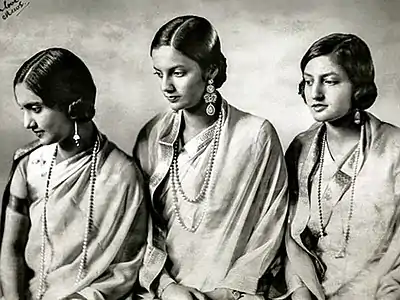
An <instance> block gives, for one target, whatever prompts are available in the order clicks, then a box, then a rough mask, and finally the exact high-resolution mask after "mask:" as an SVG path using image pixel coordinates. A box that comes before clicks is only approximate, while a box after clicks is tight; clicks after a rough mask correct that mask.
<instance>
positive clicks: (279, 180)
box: [135, 101, 287, 298]
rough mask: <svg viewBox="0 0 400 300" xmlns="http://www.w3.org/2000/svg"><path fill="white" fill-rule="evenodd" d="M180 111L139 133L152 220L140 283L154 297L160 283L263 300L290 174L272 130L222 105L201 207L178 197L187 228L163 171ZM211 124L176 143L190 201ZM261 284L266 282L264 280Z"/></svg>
mask: <svg viewBox="0 0 400 300" xmlns="http://www.w3.org/2000/svg"><path fill="white" fill-rule="evenodd" d="M181 120H182V113H181V112H176V113H174V112H168V113H166V114H163V115H160V116H157V117H156V118H155V119H153V120H152V121H150V123H149V124H147V125H146V126H145V127H144V129H143V130H142V131H141V133H140V135H139V138H138V142H137V145H136V148H135V154H136V157H137V158H138V160H139V163H140V165H141V166H142V168H143V171H144V174H145V177H146V178H147V180H148V181H149V187H150V191H149V192H150V194H151V199H152V222H151V223H150V225H149V227H150V230H149V236H148V246H147V249H146V254H145V258H144V265H143V267H142V268H141V271H140V274H139V280H140V283H141V285H142V287H144V288H145V289H146V290H147V295H146V296H144V297H145V298H154V297H156V296H157V295H156V294H157V287H158V286H159V285H162V286H166V285H167V284H168V283H170V282H176V283H179V284H182V285H185V286H189V287H194V288H196V289H198V290H200V291H201V292H204V293H205V292H210V291H213V290H214V289H216V288H229V289H232V290H239V291H241V292H243V293H246V294H249V295H259V296H260V297H261V298H262V295H263V294H264V292H266V291H267V290H268V286H269V283H270V281H268V280H267V281H266V284H264V285H263V284H262V283H263V282H262V278H264V279H265V278H269V279H270V277H269V276H272V273H274V268H275V267H276V266H277V264H276V257H277V253H278V250H279V248H280V245H281V240H282V238H283V234H284V225H285V221H286V215H287V194H286V191H287V177H286V168H285V164H284V160H283V156H282V150H281V145H280V142H279V139H278V137H277V134H276V132H275V130H274V128H273V127H272V125H271V124H270V123H269V122H268V121H266V120H264V119H261V118H258V117H255V116H252V115H250V114H247V113H244V112H241V111H239V110H237V109H236V108H234V107H232V106H230V105H228V104H227V103H226V102H225V101H224V102H223V120H224V123H223V126H222V130H221V136H220V143H219V147H218V151H217V155H216V158H215V164H214V169H213V174H212V178H211V183H210V184H211V186H212V188H211V191H210V194H209V196H208V197H206V199H204V200H203V201H201V202H198V203H191V202H188V201H185V200H183V199H180V198H178V201H177V206H178V210H179V213H180V215H181V216H182V220H183V222H184V224H186V226H191V225H193V224H197V222H198V221H199V220H200V221H201V223H200V226H199V227H198V229H197V230H196V231H195V232H189V231H186V230H184V229H183V228H182V226H181V225H180V224H179V220H177V216H176V212H175V211H174V204H173V201H174V200H173V194H172V192H171V188H170V181H171V178H170V174H169V172H168V170H169V168H170V166H171V163H172V158H173V144H174V142H175V141H179V132H180V128H181ZM213 132H214V126H213V125H212V126H210V127H209V128H207V129H205V130H204V131H203V132H201V133H199V134H198V135H197V136H196V137H194V138H193V139H192V140H190V141H189V142H187V143H186V144H185V145H181V147H180V151H179V156H178V159H177V163H178V167H179V173H180V174H179V176H180V180H181V182H182V187H183V189H184V191H185V192H186V193H187V195H188V196H189V197H191V198H192V199H193V198H194V197H195V195H197V194H198V193H199V191H200V189H201V186H202V182H203V181H204V177H205V170H206V168H207V163H208V159H209V157H210V153H211V151H212V150H211V148H212V147H211V146H212V137H213ZM264 283H265V282H264Z"/></svg>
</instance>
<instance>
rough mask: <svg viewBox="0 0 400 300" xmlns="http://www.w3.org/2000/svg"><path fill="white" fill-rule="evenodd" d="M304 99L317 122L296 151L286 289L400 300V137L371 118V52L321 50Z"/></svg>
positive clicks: (290, 159) (337, 41) (326, 42)
mask: <svg viewBox="0 0 400 300" xmlns="http://www.w3.org/2000/svg"><path fill="white" fill-rule="evenodd" d="M300 66H301V71H302V74H303V80H302V81H301V83H300V85H299V93H300V94H301V96H302V97H303V99H304V101H305V103H306V104H307V106H308V107H309V108H310V111H311V114H312V115H313V117H314V119H315V120H316V121H317V123H316V124H315V125H313V126H312V127H311V128H310V129H308V130H307V131H305V132H303V133H301V134H299V135H298V136H297V137H296V138H295V139H294V141H293V142H292V143H291V145H290V147H289V149H288V151H287V153H286V161H287V165H288V172H289V189H290V203H291V209H290V217H289V219H290V221H289V222H290V227H289V232H288V235H287V238H286V247H287V255H288V259H287V264H286V275H287V276H286V281H287V284H288V286H289V292H293V294H292V299H314V298H317V299H324V298H325V299H363V300H368V299H399V297H400V285H399V280H400V276H399V269H398V268H397V266H399V263H400V261H399V254H400V232H399V221H398V220H399V213H400V207H399V204H400V177H399V174H400V129H399V128H397V127H395V126H393V125H391V124H388V123H385V122H382V121H380V120H379V119H378V118H376V117H375V116H373V115H372V114H370V113H367V112H365V110H366V109H368V108H369V107H370V106H371V105H372V104H373V103H374V101H375V99H376V97H377V88H376V86H375V83H374V66H373V62H372V58H371V53H370V50H369V48H368V46H367V45H366V44H365V42H363V41H362V40H361V39H360V38H359V37H357V36H355V35H353V34H341V33H334V34H331V35H328V36H325V37H323V38H321V39H319V40H318V41H316V42H315V43H314V44H313V45H312V46H311V47H310V48H309V49H308V51H307V52H306V53H305V55H304V57H303V58H302V60H301V64H300Z"/></svg>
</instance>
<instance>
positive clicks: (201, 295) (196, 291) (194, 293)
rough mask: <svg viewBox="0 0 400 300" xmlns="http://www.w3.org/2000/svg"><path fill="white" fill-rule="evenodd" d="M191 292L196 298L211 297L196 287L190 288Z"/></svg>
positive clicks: (201, 299)
mask: <svg viewBox="0 0 400 300" xmlns="http://www.w3.org/2000/svg"><path fill="white" fill-rule="evenodd" d="M189 292H190V294H192V296H193V297H194V300H208V299H209V298H208V297H207V296H206V295H204V294H203V293H201V292H199V291H198V290H196V289H192V288H191V289H190V290H189Z"/></svg>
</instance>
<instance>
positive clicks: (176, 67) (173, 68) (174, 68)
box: [153, 65, 186, 72]
mask: <svg viewBox="0 0 400 300" xmlns="http://www.w3.org/2000/svg"><path fill="white" fill-rule="evenodd" d="M178 68H184V69H185V68H186V67H185V66H184V65H176V66H173V67H172V68H170V69H169V70H176V69H178ZM153 69H154V70H156V71H159V72H161V70H160V69H158V68H156V67H155V66H153Z"/></svg>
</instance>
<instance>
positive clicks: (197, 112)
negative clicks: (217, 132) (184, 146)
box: [183, 101, 221, 143]
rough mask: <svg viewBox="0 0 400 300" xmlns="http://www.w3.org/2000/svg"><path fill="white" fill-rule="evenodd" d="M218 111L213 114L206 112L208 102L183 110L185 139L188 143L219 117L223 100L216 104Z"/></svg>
mask: <svg viewBox="0 0 400 300" xmlns="http://www.w3.org/2000/svg"><path fill="white" fill-rule="evenodd" d="M214 106H215V108H216V112H215V114H214V115H213V116H209V115H207V113H206V107H207V104H206V103H205V102H202V103H201V104H200V105H199V106H197V107H193V108H191V109H185V110H183V122H184V123H183V141H184V143H186V142H187V141H189V140H190V139H191V138H193V137H194V136H196V135H197V134H198V133H199V132H201V131H202V130H204V129H205V128H207V127H209V126H210V125H211V124H213V123H214V122H215V121H216V120H217V119H218V114H219V111H220V109H221V102H220V101H217V102H216V103H215V104H214Z"/></svg>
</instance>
